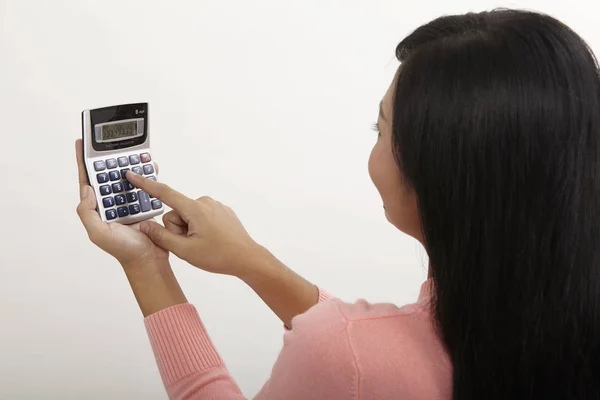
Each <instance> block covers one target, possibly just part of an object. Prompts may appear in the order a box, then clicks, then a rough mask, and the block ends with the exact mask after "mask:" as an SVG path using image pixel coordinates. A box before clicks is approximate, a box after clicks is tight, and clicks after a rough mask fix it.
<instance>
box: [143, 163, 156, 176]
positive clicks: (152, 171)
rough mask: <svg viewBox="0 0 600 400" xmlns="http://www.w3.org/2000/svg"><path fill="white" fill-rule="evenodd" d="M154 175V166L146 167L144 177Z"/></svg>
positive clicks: (148, 165) (147, 165)
mask: <svg viewBox="0 0 600 400" xmlns="http://www.w3.org/2000/svg"><path fill="white" fill-rule="evenodd" d="M153 173H154V167H153V166H152V164H146V165H144V175H150V174H153Z"/></svg>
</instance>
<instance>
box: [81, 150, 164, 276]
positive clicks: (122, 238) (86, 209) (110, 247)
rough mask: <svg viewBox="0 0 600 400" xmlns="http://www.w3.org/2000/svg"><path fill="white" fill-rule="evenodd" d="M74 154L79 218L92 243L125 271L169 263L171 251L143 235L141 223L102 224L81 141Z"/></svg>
mask: <svg viewBox="0 0 600 400" xmlns="http://www.w3.org/2000/svg"><path fill="white" fill-rule="evenodd" d="M75 152H76V154H77V168H78V170H79V188H80V196H81V202H80V203H79V205H78V206H77V214H79V218H80V219H81V222H82V223H83V225H84V227H85V229H86V231H87V233H88V236H89V238H90V240H91V241H92V242H93V243H94V244H95V245H96V246H98V247H100V248H101V249H102V250H104V251H106V252H107V253H108V254H110V255H112V256H113V257H115V258H116V259H117V260H118V261H119V262H120V263H121V264H122V265H123V266H124V267H125V266H145V265H147V264H149V263H153V264H155V263H164V262H167V261H168V257H169V253H168V251H166V250H165V249H162V248H160V247H159V246H157V245H155V244H154V243H153V242H152V241H151V240H150V239H149V238H148V236H146V235H145V234H144V233H142V232H140V230H139V223H138V224H133V225H121V224H119V223H112V224H108V223H105V222H102V219H101V218H100V215H98V211H96V196H95V194H94V190H93V189H92V187H91V186H89V185H88V178H87V174H86V171H85V164H84V161H83V147H82V142H81V140H77V141H76V142H75Z"/></svg>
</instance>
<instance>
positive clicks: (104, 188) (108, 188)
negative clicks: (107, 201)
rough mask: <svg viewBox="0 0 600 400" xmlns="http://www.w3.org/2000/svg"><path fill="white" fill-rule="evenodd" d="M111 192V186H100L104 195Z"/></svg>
mask: <svg viewBox="0 0 600 400" xmlns="http://www.w3.org/2000/svg"><path fill="white" fill-rule="evenodd" d="M111 193H112V190H111V189H110V186H108V185H102V186H100V194H101V195H102V196H106V195H108V194H111Z"/></svg>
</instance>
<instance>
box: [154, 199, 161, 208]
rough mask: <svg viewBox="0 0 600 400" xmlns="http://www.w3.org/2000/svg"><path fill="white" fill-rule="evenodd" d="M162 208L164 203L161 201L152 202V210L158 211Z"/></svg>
mask: <svg viewBox="0 0 600 400" xmlns="http://www.w3.org/2000/svg"><path fill="white" fill-rule="evenodd" d="M161 207H162V203H161V202H160V200H158V199H154V200H152V209H153V210H158V209H159V208H161Z"/></svg>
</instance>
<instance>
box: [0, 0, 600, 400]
mask: <svg viewBox="0 0 600 400" xmlns="http://www.w3.org/2000/svg"><path fill="white" fill-rule="evenodd" d="M561 3H563V5H560V4H561ZM593 4H594V2H593V1H589V2H585V1H569V2H563V1H562V0H561V1H548V0H546V1H544V0H539V1H521V2H514V1H513V2H501V3H500V2H495V1H483V0H462V1H460V0H459V1H454V2H448V1H442V0H440V1H423V2H416V1H410V2H408V1H399V0H396V1H384V0H379V1H373V0H370V1H357V0H354V1H349V0H344V1H341V0H340V1H323V0H310V1H308V0H304V1H294V2H292V1H285V2H284V1H278V0H263V1H257V0H255V1H248V0H237V1H231V0H230V1H191V0H190V1H171V2H167V1H158V0H157V1H149V0H145V1H142V0H139V1H133V0H128V1H119V0H103V1H91V0H86V1H81V0H78V1H75V0H71V1H66V0H63V1H41V0H40V1H23V0H19V1H17V0H0V140H1V141H0V167H1V168H2V170H1V173H2V178H1V180H0V182H1V185H2V186H0V210H1V211H2V212H3V217H2V225H1V226H0V237H1V241H0V399H10V400H19V399H61V400H67V399H78V400H80V399H113V400H117V399H164V398H166V395H165V392H164V390H163V388H162V385H161V382H160V378H159V375H158V372H157V369H156V366H155V364H154V360H153V356H152V353H151V349H150V346H149V344H148V341H147V339H146V334H145V331H144V327H143V321H142V317H141V314H140V312H139V311H138V309H137V306H136V303H135V300H134V298H133V296H132V294H131V293H130V290H129V288H128V285H127V282H126V280H125V277H124V275H123V273H122V271H121V270H120V267H119V265H118V264H117V263H116V262H115V261H114V260H113V259H111V257H109V256H107V255H105V254H103V253H102V252H101V251H100V250H98V249H96V248H95V247H94V246H93V245H92V244H90V243H89V242H88V240H87V237H86V235H85V234H84V232H83V229H82V227H81V226H80V223H79V221H78V219H77V216H76V214H75V206H76V204H77V201H78V193H77V180H76V170H75V163H74V152H73V141H74V140H75V138H77V137H79V136H80V112H81V110H82V109H84V108H94V107H99V106H106V105H113V104H117V103H127V102H135V101H148V102H149V103H150V111H151V116H150V118H151V120H152V122H151V135H152V147H153V150H154V155H155V159H156V160H157V161H158V162H159V164H160V166H161V180H163V181H166V182H168V183H169V184H171V185H172V186H173V187H175V188H177V189H179V190H181V191H183V192H184V193H186V194H188V195H189V196H193V197H198V196H201V195H210V196H213V197H215V198H217V199H219V200H221V201H223V202H225V203H227V204H229V205H230V206H232V207H233V208H234V209H235V210H236V211H237V212H238V214H239V216H240V217H241V219H242V221H243V222H244V223H245V225H246V226H247V228H248V229H249V231H250V232H251V233H252V234H253V235H254V237H255V238H256V239H257V240H258V241H260V242H261V243H263V244H265V245H266V246H267V247H269V248H270V249H271V250H272V251H273V252H274V253H275V254H277V255H278V256H279V257H280V258H281V259H283V260H284V261H285V262H287V263H288V264H289V265H290V266H291V267H293V268H294V269H296V270H297V271H298V272H300V273H301V274H303V275H304V276H306V277H307V278H309V279H311V280H312V281H314V282H315V283H318V284H320V285H321V286H323V287H324V288H327V289H328V290H329V291H331V292H333V293H334V294H337V295H338V296H340V297H342V298H343V299H346V300H349V301H353V300H355V299H356V298H358V297H365V298H367V299H369V300H371V301H375V302H378V301H391V302H395V303H398V304H403V303H407V302H411V301H413V300H414V299H415V297H416V295H417V292H418V289H419V285H420V283H421V282H422V281H423V280H424V278H425V273H426V272H425V265H426V257H425V255H424V254H423V252H422V250H420V248H419V246H417V244H416V243H415V242H414V241H413V240H411V239H409V238H407V237H405V236H404V235H402V234H401V233H399V232H396V231H395V230H394V229H393V228H392V227H391V226H389V225H388V224H387V223H386V221H385V218H384V216H383V212H382V209H381V203H380V200H379V196H378V194H377V193H376V191H375V189H374V187H373V186H372V185H371V182H370V180H369V177H368V173H367V157H368V154H369V151H370V148H371V146H372V144H373V143H374V140H375V134H374V133H373V132H371V131H370V129H369V128H370V125H371V124H372V123H373V122H374V121H375V119H376V112H377V104H378V102H379V100H380V98H381V96H382V95H383V93H384V91H385V89H386V87H387V85H388V83H389V81H390V79H391V77H392V75H393V73H394V70H395V68H396V66H397V63H396V61H395V59H394V48H395V45H396V44H397V42H398V41H399V40H400V39H401V38H402V37H403V36H404V35H406V34H407V33H409V32H410V31H411V29H413V28H415V27H416V26H418V25H419V24H421V23H423V22H425V21H427V20H429V19H431V18H433V17H435V16H438V15H440V14H443V13H458V12H466V11H469V10H474V11H479V10H483V9H488V8H492V7H495V6H513V7H515V6H516V7H520V8H524V7H525V8H534V9H540V10H544V11H546V12H549V13H551V14H554V15H556V16H558V17H559V18H560V19H562V20H563V21H565V22H567V23H568V24H570V25H571V26H572V27H573V28H575V29H576V30H577V31H578V32H580V33H581V34H582V35H583V36H584V37H585V38H586V39H587V40H588V41H589V42H590V44H591V45H592V47H594V48H596V49H598V48H600V31H599V30H598V27H597V21H595V19H596V15H597V14H596V13H595V12H593V11H594V10H593V6H592V5H593ZM596 7H598V6H597V5H596ZM173 264H174V268H175V269H176V273H177V276H178V278H179V279H180V281H181V283H182V286H183V287H184V290H185V291H186V293H187V295H188V298H189V300H190V301H191V302H193V303H194V304H196V306H197V307H198V309H199V311H200V313H201V316H202V317H203V319H204V321H205V323H206V325H207V326H208V328H209V331H210V333H211V334H212V338H213V339H214V341H215V343H216V345H217V347H218V349H219V351H220V352H221V354H222V356H223V358H224V359H225V360H226V362H227V365H228V367H229V369H230V371H231V373H232V374H233V376H234V377H235V378H236V379H237V381H238V382H239V384H240V385H241V387H242V389H243V391H244V393H245V394H247V395H248V396H251V395H253V394H254V393H255V392H256V391H257V390H258V389H259V388H260V387H261V386H262V383H263V382H264V380H265V379H266V378H267V377H268V374H269V371H270V369H271V366H272V363H273V361H274V359H275V358H276V356H277V353H278V351H279V349H280V346H281V335H282V329H281V325H280V324H279V322H278V321H277V319H276V318H275V317H274V316H273V315H272V314H271V313H270V311H269V310H268V309H267V308H266V307H265V306H264V305H263V304H262V303H261V302H260V300H259V299H258V298H257V297H255V295H254V294H253V293H252V292H251V291H250V290H249V289H247V288H246V287H244V285H243V284H241V283H240V282H238V281H236V280H235V279H233V278H227V277H221V276H212V275H209V274H207V273H204V272H202V271H199V270H196V269H194V268H192V267H190V266H187V265H185V264H184V263H183V262H181V261H179V260H176V259H174V260H173Z"/></svg>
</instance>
